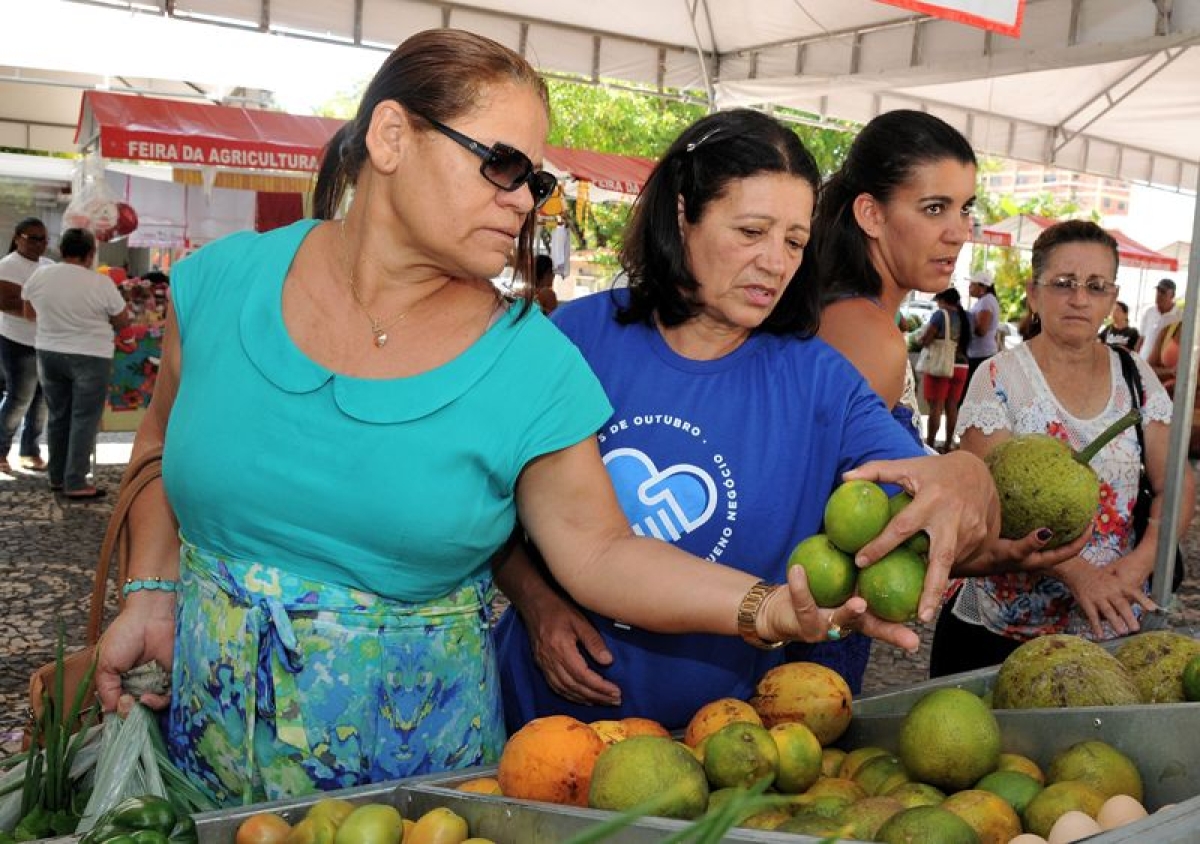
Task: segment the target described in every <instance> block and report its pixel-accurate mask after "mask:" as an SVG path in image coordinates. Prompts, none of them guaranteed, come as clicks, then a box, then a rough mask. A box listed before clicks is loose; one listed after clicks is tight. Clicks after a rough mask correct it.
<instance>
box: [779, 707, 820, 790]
mask: <svg viewBox="0 0 1200 844" xmlns="http://www.w3.org/2000/svg"><path fill="white" fill-rule="evenodd" d="M770 733H771V738H772V739H774V740H775V747H776V749H777V750H778V751H779V774H778V776H776V778H775V789H776V790H777V791H782V792H784V793H785V794H799V793H800V792H802V791H805V790H806V789H807V788H808V787H809V786H810V785H812V784H813V783H814V782H816V781H817V778H818V777H819V776H821V765H822V762H823V758H824V753H823V751H822V750H821V742H819V741H817V737H816V736H814V735H813V734H812V730H810V729H809V728H808V727H806V726H804V725H803V724H801V723H799V722H793V723H791V724H776V725H775V726H774V727H772V728H771V729H770Z"/></svg>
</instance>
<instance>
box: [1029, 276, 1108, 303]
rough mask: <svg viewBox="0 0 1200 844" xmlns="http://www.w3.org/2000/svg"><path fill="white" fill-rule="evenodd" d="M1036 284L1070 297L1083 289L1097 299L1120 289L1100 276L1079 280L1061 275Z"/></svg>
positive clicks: (1051, 291)
mask: <svg viewBox="0 0 1200 844" xmlns="http://www.w3.org/2000/svg"><path fill="white" fill-rule="evenodd" d="M1034 284H1036V285H1037V286H1038V287H1041V288H1044V289H1045V290H1047V291H1048V292H1050V293H1054V294H1057V295H1059V296H1070V295H1071V294H1072V293H1074V292H1075V291H1076V290H1078V289H1079V288H1081V287H1082V288H1083V289H1084V290H1086V291H1087V293H1088V295H1089V296H1092V297H1093V298H1096V299H1102V298H1104V297H1105V296H1112V295H1113V294H1114V293H1116V292H1117V290H1119V289H1120V288H1118V287H1117V285H1116V283H1115V282H1111V281H1109V280H1108V279H1106V278H1101V277H1100V276H1098V275H1093V276H1089V277H1088V278H1086V279H1078V278H1076V277H1075V276H1073V275H1059V276H1055V277H1054V278H1051V279H1047V280H1046V281H1035V282H1034Z"/></svg>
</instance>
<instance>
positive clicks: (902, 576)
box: [788, 481, 929, 622]
mask: <svg viewBox="0 0 1200 844" xmlns="http://www.w3.org/2000/svg"><path fill="white" fill-rule="evenodd" d="M911 501H912V497H911V496H910V495H909V494H908V493H906V492H903V491H901V492H897V493H896V494H895V495H893V496H891V497H890V498H889V497H888V495H887V493H886V492H884V491H883V488H882V487H880V486H879V485H878V484H875V483H872V482H871V481H847V482H846V483H844V484H842V485H841V486H839V487H838V488H837V489H836V490H834V492H833V495H831V496H830V497H829V500H828V501H827V502H826V504H825V525H824V532H823V533H818V534H815V535H813V536H810V537H809V538H808V539H805V540H804V541H803V542H801V543H800V544H799V545H797V546H796V548H795V550H793V551H792V555H791V557H790V558H789V559H788V565H789V566H803V567H804V573H805V574H806V575H807V577H808V586H809V589H810V590H811V592H812V594H813V598H815V599H816V602H817V606H819V607H838V606H841V605H842V604H844V603H845V602H846V601H847V599H849V598H850V596H851V595H853V594H854V593H855V591H857V592H858V594H859V595H861V596H862V597H863V599H864V600H865V601H866V602H867V606H868V607H870V609H871V611H872V612H873V613H875V615H877V616H879V617H880V618H883V619H886V620H887V621H895V622H906V621H911V620H913V619H914V618H916V615H917V604H918V602H919V601H920V599H921V589H922V587H923V585H924V583H925V568H926V555H927V554H928V553H929V537H928V536H927V535H926V534H925V533H924V532H921V533H917V534H914V535H913V536H911V537H909V539H908V540H907V541H905V542H904V543H902V544H901V545H899V546H898V547H896V548H895V549H893V550H892V551H891V552H889V553H888V554H886V555H885V556H884V557H882V558H881V559H879V560H878V561H876V562H875V563H873V564H871V565H870V566H868V567H867V568H865V569H863V570H862V571H859V570H858V568H857V566H855V564H854V556H853V555H855V554H857V553H858V552H859V550H861V549H862V548H863V547H864V546H865V545H866V544H867V543H868V542H870V541H871V540H873V539H875V538H876V537H877V536H879V535H880V534H881V533H883V531H884V529H885V528H886V527H887V525H888V522H890V521H891V520H892V519H893V518H894V517H895V516H896V514H898V513H899V512H900V511H901V510H903V509H904V508H905V507H907V506H908V505H909V503H910V502H911Z"/></svg>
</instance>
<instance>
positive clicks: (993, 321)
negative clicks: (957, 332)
mask: <svg viewBox="0 0 1200 844" xmlns="http://www.w3.org/2000/svg"><path fill="white" fill-rule="evenodd" d="M967 292H968V293H969V294H970V295H971V298H972V299H974V300H975V304H974V305H972V306H971V311H970V317H971V344H970V345H969V346H967V382H968V383H970V381H971V377H972V376H973V375H974V374H975V370H976V369H978V368H979V365H980V364H982V363H983V362H984V361H985V360H987V359H988V358H990V357H992V356H993V355H995V354H996V353H997V352H998V351H1000V341H999V331H1000V302H999V300H997V299H996V291H995V289H994V288H993V287H992V274H991V273H989V272H987V271H986V270H983V271H980V272H977V273H974V274H972V276H971V280H970V282H969V283H968V284H967Z"/></svg>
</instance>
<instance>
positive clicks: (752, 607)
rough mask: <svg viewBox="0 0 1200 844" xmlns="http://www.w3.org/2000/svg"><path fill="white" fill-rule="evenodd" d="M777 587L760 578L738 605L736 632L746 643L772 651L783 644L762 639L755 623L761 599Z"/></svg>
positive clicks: (760, 606) (760, 607)
mask: <svg viewBox="0 0 1200 844" xmlns="http://www.w3.org/2000/svg"><path fill="white" fill-rule="evenodd" d="M778 588H779V586H778V585H772V584H770V583H767V582H766V581H765V580H760V581H758V583H756V584H754V585H753V586H751V587H750V591H749V592H747V593H746V596H745V597H744V598H742V603H741V604H739V605H738V612H737V628H738V633H739V634H740V635H741V637H742V639H743V640H744V641H745V642H746V644H748V645H753V646H754V647H756V648H759V649H760V650H764V651H773V650H775V649H776V648H781V647H783V644H784V643H783V642H768V641H767V640H766V639H763V638H762V637H761V636H759V635H758V625H757V624H756V623H755V622H756V621H757V620H758V613H759V610H761V609H762V605H763V601H765V600H766V599H767V596H768V595H770V594H771V593H772V592H774V591H775V590H776V589H778Z"/></svg>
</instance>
